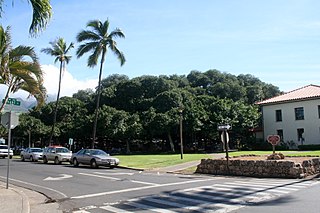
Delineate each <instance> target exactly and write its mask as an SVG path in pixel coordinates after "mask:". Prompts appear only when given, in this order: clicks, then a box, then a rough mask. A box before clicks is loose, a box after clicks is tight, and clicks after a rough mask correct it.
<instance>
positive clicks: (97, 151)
mask: <svg viewBox="0 0 320 213" xmlns="http://www.w3.org/2000/svg"><path fill="white" fill-rule="evenodd" d="M90 152H91V155H108V154H107V153H105V152H104V151H102V150H99V149H97V150H91V151H90Z"/></svg>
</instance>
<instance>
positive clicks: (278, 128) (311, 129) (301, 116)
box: [257, 85, 320, 145]
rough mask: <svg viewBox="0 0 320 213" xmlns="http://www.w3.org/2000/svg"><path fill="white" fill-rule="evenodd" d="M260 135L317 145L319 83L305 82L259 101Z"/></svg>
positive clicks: (319, 128) (318, 134) (319, 127)
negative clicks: (291, 89)
mask: <svg viewBox="0 0 320 213" xmlns="http://www.w3.org/2000/svg"><path fill="white" fill-rule="evenodd" d="M257 104H259V105H260V106H261V107H262V116H263V134H264V139H265V140H266V138H267V136H268V135H274V134H277V135H280V138H281V139H282V141H284V142H294V143H295V144H296V145H302V144H303V145H306V144H320V86H317V85H308V86H305V87H302V88H299V89H296V90H293V91H291V92H288V93H285V94H283V95H279V96H276V97H273V98H270V99H267V100H264V101H261V102H259V103H257Z"/></svg>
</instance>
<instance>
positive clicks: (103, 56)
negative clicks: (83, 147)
mask: <svg viewBox="0 0 320 213" xmlns="http://www.w3.org/2000/svg"><path fill="white" fill-rule="evenodd" d="M105 55H106V50H105V49H103V51H102V56H101V62H100V72H99V81H98V91H97V97H96V109H95V112H94V122H93V130H92V144H91V148H92V149H94V144H95V141H96V132H97V123H98V110H99V106H100V96H101V77H102V68H103V63H104V58H105Z"/></svg>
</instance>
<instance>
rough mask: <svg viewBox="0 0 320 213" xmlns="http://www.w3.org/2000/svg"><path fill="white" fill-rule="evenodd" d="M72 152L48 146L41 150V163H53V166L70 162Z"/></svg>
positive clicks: (59, 147) (63, 148)
mask: <svg viewBox="0 0 320 213" xmlns="http://www.w3.org/2000/svg"><path fill="white" fill-rule="evenodd" d="M71 155H72V151H69V149H68V148H65V147H61V146H49V147H47V148H45V149H44V150H43V154H42V158H43V163H48V161H54V163H55V164H61V163H62V162H71Z"/></svg>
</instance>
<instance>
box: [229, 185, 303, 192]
mask: <svg viewBox="0 0 320 213" xmlns="http://www.w3.org/2000/svg"><path fill="white" fill-rule="evenodd" d="M229 184H230V185H235V186H246V187H250V188H252V186H254V187H256V188H260V189H263V190H278V189H274V188H270V187H274V186H268V185H261V184H252V183H229ZM277 188H279V190H283V189H285V190H289V191H297V190H298V189H292V188H290V187H289V186H280V187H277Z"/></svg>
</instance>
